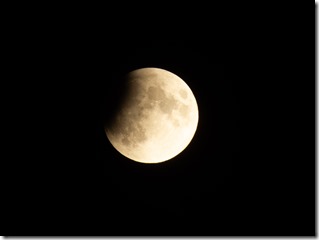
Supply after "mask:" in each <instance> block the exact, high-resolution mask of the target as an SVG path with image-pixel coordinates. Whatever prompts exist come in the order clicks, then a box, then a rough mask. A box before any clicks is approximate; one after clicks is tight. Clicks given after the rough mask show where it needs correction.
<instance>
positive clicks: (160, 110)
mask: <svg viewBox="0 0 319 240" xmlns="http://www.w3.org/2000/svg"><path fill="white" fill-rule="evenodd" d="M126 86H127V90H128V91H127V93H126V96H125V99H124V100H123V101H122V104H121V106H120V107H119V109H117V111H116V113H115V114H114V116H112V121H111V122H110V123H108V124H106V125H105V132H106V135H107V138H108V139H109V141H110V142H111V144H112V145H113V146H114V148H115V149H116V150H117V151H118V152H120V153H121V154H122V155H124V156H126V157H127V158H129V159H132V160H134V161H137V162H141V163H160V162H164V161H167V160H169V159H172V158H173V157H175V156H176V155H178V154H179V153H181V152H182V151H183V150H184V149H185V148H186V147H187V146H188V145H189V143H190V142H191V140H192V138H193V137H194V134H195V132H196V129H197V124H198V106H197V102H196V99H195V97H194V94H193V92H192V91H191V89H190V88H189V87H188V85H187V84H186V83H185V82H184V81H183V80H182V79H181V78H180V77H178V76H177V75H175V74H174V73H171V72H169V71H167V70H164V69H160V68H141V69H137V70H134V71H132V72H130V73H129V74H128V75H127V78H126Z"/></svg>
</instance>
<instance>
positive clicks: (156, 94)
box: [146, 86, 178, 115]
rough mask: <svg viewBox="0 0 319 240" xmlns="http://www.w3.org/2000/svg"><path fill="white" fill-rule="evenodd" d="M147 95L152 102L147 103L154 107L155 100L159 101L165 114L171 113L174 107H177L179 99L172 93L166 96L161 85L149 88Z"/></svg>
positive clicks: (148, 105)
mask: <svg viewBox="0 0 319 240" xmlns="http://www.w3.org/2000/svg"><path fill="white" fill-rule="evenodd" d="M147 97H148V99H149V100H150V102H148V103H146V106H147V107H150V108H152V107H154V101H155V102H156V103H159V107H160V110H161V111H162V112H163V113H165V114H169V115H170V114H171V113H172V111H173V109H175V108H176V107H177V103H178V102H177V100H176V99H175V98H174V97H173V96H172V95H170V96H169V97H167V96H166V93H165V91H164V90H163V89H162V88H161V87H154V86H151V87H149V88H148V90H147Z"/></svg>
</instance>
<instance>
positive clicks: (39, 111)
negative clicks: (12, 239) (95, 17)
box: [7, 20, 315, 236]
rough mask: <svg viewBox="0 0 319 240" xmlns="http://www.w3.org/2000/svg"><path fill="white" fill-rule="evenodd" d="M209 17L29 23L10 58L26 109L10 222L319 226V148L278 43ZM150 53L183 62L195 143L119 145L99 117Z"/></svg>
mask: <svg viewBox="0 0 319 240" xmlns="http://www.w3.org/2000/svg"><path fill="white" fill-rule="evenodd" d="M241 23H246V22H245V20H241ZM55 24H56V23H54V24H52V25H50V26H48V24H47V23H45V24H44V26H45V28H46V29H53V28H54V27H52V26H55ZM234 24H235V23H234ZM235 25H236V24H235ZM70 26H72V27H70ZM208 26H210V28H205V27H204V28H203V29H204V30H196V31H190V30H189V29H188V30H186V31H185V34H179V33H178V34H176V31H173V32H174V34H171V33H165V34H164V33H163V29H158V31H150V32H151V33H149V34H145V33H144V34H143V35H141V33H140V32H138V33H137V32H134V31H133V33H130V32H126V31H124V30H123V32H124V34H123V32H122V35H120V37H119V35H118V34H117V33H114V32H113V31H110V30H108V29H107V28H106V30H105V31H100V29H99V28H98V27H96V28H94V27H93V26H92V25H91V26H90V27H87V28H84V29H83V28H82V27H78V28H74V26H73V25H72V24H70V25H65V23H64V24H63V28H59V29H58V30H54V31H53V30H52V31H39V29H42V28H41V27H40V28H39V27H37V28H35V29H34V30H32V29H31V28H30V27H29V25H28V26H23V27H21V34H20V35H21V37H23V39H24V41H22V45H21V41H19V38H17V39H18V40H16V41H17V42H16V48H17V49H18V51H17V52H18V54H19V56H21V57H20V58H19V61H21V62H22V63H23V64H22V65H23V66H24V67H22V68H21V69H19V71H16V72H18V73H17V75H18V76H20V78H21V79H23V80H22V83H20V85H19V87H16V88H15V89H16V93H17V95H19V96H20V98H19V100H18V105H19V107H20V108H19V109H21V110H19V111H18V110H16V113H17V117H16V118H15V120H16V125H15V130H17V134H15V135H14V134H13V138H14V142H15V143H18V144H17V145H16V146H21V147H17V149H15V151H13V152H12V155H13V157H12V159H13V160H12V162H13V165H15V166H14V168H13V169H14V171H13V173H12V175H11V176H10V178H9V180H8V181H9V182H10V185H9V186H10V187H9V191H8V194H7V195H8V196H9V204H10V205H9V209H10V210H9V211H10V217H9V218H8V221H7V224H8V226H9V228H8V229H11V228H12V229H13V230H14V231H19V234H22V235H23V234H30V233H31V232H32V230H33V231H34V232H33V233H37V234H39V232H41V233H42V231H43V233H44V234H46V233H48V232H50V233H52V232H54V234H70V235H73V236H74V235H83V234H84V235H106V236H108V235H116V236H131V235H133V236H142V235H151V236H153V235H156V236H157V235H161V236H165V235H166V236H167V235H172V236H185V235H195V236H292V235H295V236H296V235H314V231H315V230H314V229H315V228H314V220H315V204H314V200H315V199H314V197H315V191H314V188H315V185H314V182H315V181H314V180H315V174H314V169H313V167H314V162H313V160H312V159H313V158H310V159H309V157H308V156H307V155H306V154H305V152H309V151H308V150H309V148H311V149H313V148H312V147H311V146H310V145H311V144H310V145H308V146H307V147H308V148H305V147H304V145H302V139H304V138H302V137H299V135H301V132H303V131H307V132H309V133H310V132H311V133H312V131H308V130H304V129H300V128H297V127H296V126H298V123H294V122H291V121H293V120H295V118H298V116H300V115H303V113H301V112H296V111H295V110H293V109H292V105H294V106H296V105H297V104H298V99H296V98H295V96H294V95H293V94H292V93H291V92H290V93H289V90H290V89H289V85H287V81H283V82H281V79H285V78H286V76H285V75H284V74H283V73H282V72H283V71H281V73H278V71H277V70H279V69H280V70H283V68H284V67H283V66H282V65H280V67H279V63H281V61H278V62H276V58H280V57H281V56H282V55H280V54H278V52H277V53H276V57H273V58H272V61H265V60H264V57H263V56H265V53H266V52H267V51H268V50H269V51H270V49H271V48H270V47H269V48H267V47H265V48H264V49H261V47H260V46H261V45H260V42H258V39H259V38H258V36H256V35H253V36H254V38H253V39H254V41H253V40H251V39H252V38H250V37H243V36H251V35H245V34H246V32H245V31H244V30H242V29H241V30H240V31H238V32H235V30H234V29H233V30H232V28H230V27H229V26H228V25H226V23H224V22H223V24H216V23H212V24H211V25H210V24H208ZM25 29H27V30H25ZM118 29H121V28H120V27H118ZM177 29H178V28H177ZM251 29H254V28H249V30H248V31H247V32H250V31H251ZM23 30H25V31H23ZM52 32H53V33H57V34H53V33H52ZM120 32H121V31H120ZM141 32H143V31H141ZM213 33H214V34H213ZM238 33H240V34H238ZM35 36H36V37H35ZM260 37H266V36H264V35H261V36H260ZM243 39H244V40H243ZM269 39H270V38H269ZM268 43H269V42H268ZM280 43H281V42H280V40H279V43H278V44H280ZM263 54H264V55H263ZM269 55H271V54H269ZM142 67H159V68H163V69H166V70H168V71H171V72H173V73H175V74H177V75H178V76H180V77H181V78H182V79H183V80H184V81H185V82H186V83H187V84H188V86H189V87H190V88H191V89H192V91H193V93H194V95H195V97H196V100H197V102H198V107H199V123H198V128H197V131H196V134H195V136H194V138H193V140H192V141H191V143H190V145H189V146H188V147H187V148H186V149H185V151H183V152H182V153H181V154H179V155H178V156H176V157H175V158H174V159H172V160H170V161H167V162H164V163H161V164H154V165H153V164H151V165H149V164H141V163H137V162H134V161H131V160H129V159H127V158H125V157H124V156H122V155H121V154H120V153H118V152H117V151H116V150H115V149H114V148H113V147H112V145H111V144H110V142H109V141H108V139H107V138H106V135H105V133H104V129H103V122H104V119H105V117H107V116H108V114H110V113H111V111H109V109H111V108H112V103H113V101H115V99H116V97H117V96H118V95H119V94H120V92H119V89H120V88H119V86H120V85H121V78H122V77H123V76H124V75H125V74H126V73H128V72H129V71H131V70H134V69H137V68H142ZM290 71H291V70H290ZM274 78H275V79H276V80H275V81H274V80H273V79H274ZM26 89H28V91H26ZM29 89H30V90H29ZM289 94H291V95H292V96H291V95H289ZM311 130H313V129H311ZM307 149H308V150H307ZM311 149H310V151H312V150H311ZM17 229H18V230H17ZM39 229H40V230H39ZM45 230H48V231H47V232H46V233H45ZM14 234H15V233H14ZM31 234H32V233H31Z"/></svg>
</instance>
